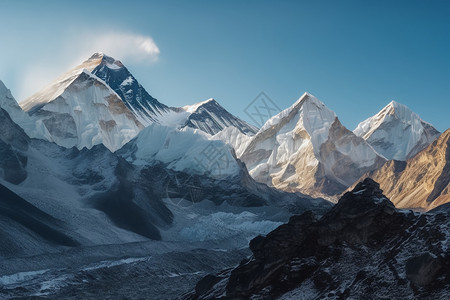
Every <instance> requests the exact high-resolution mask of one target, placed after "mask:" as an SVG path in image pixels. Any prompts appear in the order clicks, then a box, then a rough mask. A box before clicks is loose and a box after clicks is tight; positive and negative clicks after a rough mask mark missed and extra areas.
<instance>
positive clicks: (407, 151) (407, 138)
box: [353, 101, 439, 160]
mask: <svg viewBox="0 0 450 300" xmlns="http://www.w3.org/2000/svg"><path fill="white" fill-rule="evenodd" d="M353 132H354V133H355V134H356V135H357V136H360V137H362V138H363V139H365V140H366V141H367V142H368V143H369V144H370V145H371V146H372V147H373V148H374V149H375V150H376V151H377V152H378V153H379V154H381V155H383V156H384V157H385V158H387V159H395V160H406V159H408V158H410V157H413V156H414V155H415V154H416V153H418V152H419V151H420V150H422V149H423V148H425V147H426V146H428V145H429V144H431V143H432V142H433V141H434V140H435V139H436V138H437V137H438V136H439V131H437V130H436V129H435V128H434V127H433V126H432V125H431V124H429V123H427V122H425V121H423V120H422V119H421V118H420V117H419V115H417V114H416V113H415V112H413V111H412V110H410V109H409V108H408V107H406V106H405V105H403V104H400V103H397V102H395V101H392V102H390V103H389V104H388V105H387V106H385V107H384V108H383V109H382V110H381V111H380V112H379V113H378V114H376V115H374V116H373V117H370V118H368V119H367V120H365V121H363V122H361V123H360V124H359V125H358V127H357V128H356V129H355V130H354V131H353Z"/></svg>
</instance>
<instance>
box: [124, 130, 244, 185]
mask: <svg viewBox="0 0 450 300" xmlns="http://www.w3.org/2000/svg"><path fill="white" fill-rule="evenodd" d="M208 137H209V136H208V135H207V134H205V133H204V132H202V131H200V130H198V129H192V128H189V127H186V128H183V129H177V128H173V127H167V126H163V125H160V124H156V123H154V124H151V125H150V126H148V127H146V128H145V129H144V130H143V131H141V132H140V133H139V135H138V136H137V137H136V138H135V139H133V140H132V141H130V142H129V143H128V144H126V145H125V146H124V147H123V148H122V149H121V150H120V151H119V152H118V154H119V155H122V156H123V157H125V158H126V159H127V160H128V161H130V162H133V163H134V164H137V165H153V164H155V163H161V162H162V163H164V164H167V167H168V168H170V169H173V170H176V171H184V172H188V173H193V174H204V175H209V176H211V177H214V178H222V177H227V176H237V175H238V174H239V171H240V166H239V165H238V163H237V161H236V159H235V158H234V156H233V154H232V148H231V147H230V146H228V145H226V144H225V143H223V142H222V141H218V140H209V139H208Z"/></svg>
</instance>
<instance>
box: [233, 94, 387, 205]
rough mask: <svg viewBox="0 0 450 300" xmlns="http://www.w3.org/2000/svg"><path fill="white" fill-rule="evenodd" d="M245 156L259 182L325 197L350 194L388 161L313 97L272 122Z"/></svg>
mask: <svg viewBox="0 0 450 300" xmlns="http://www.w3.org/2000/svg"><path fill="white" fill-rule="evenodd" d="M240 151H241V150H240ZM240 151H239V152H240ZM240 158H241V160H242V161H244V162H245V164H246V165H247V168H248V169H249V171H250V174H251V175H252V176H253V177H254V178H255V179H256V180H257V181H260V182H264V183H267V184H269V185H271V186H275V187H277V188H280V189H283V190H287V191H300V192H302V193H305V194H308V195H312V196H323V197H329V196H333V195H335V194H337V193H339V192H341V191H343V190H345V188H347V187H348V186H349V185H351V184H352V183H353V182H354V181H355V180H356V179H357V178H359V177H360V176H361V175H362V174H363V173H364V172H366V171H368V170H373V169H375V168H377V167H378V166H380V165H381V164H382V163H383V162H384V159H383V158H381V157H380V156H379V155H377V153H376V152H375V151H374V150H373V149H372V147H371V146H370V145H369V144H367V142H366V141H364V140H363V139H362V138H360V137H357V136H356V135H354V134H353V133H352V132H351V131H349V130H347V129H346V128H345V127H344V126H343V125H342V124H341V123H340V122H339V120H338V118H337V117H336V114H335V113H334V112H332V111H331V110H330V109H328V108H327V107H326V106H325V105H324V104H323V103H322V102H320V101H319V100H318V99H317V98H315V97H314V96H312V95H310V94H308V93H305V94H304V95H303V96H302V97H300V99H299V100H298V101H297V102H295V103H294V105H292V106H291V107H289V108H287V109H285V110H284V111H282V112H280V113H279V114H278V115H276V116H274V117H272V118H271V119H269V120H268V121H267V122H266V123H265V124H264V126H263V127H262V128H261V129H260V131H259V132H258V133H257V134H256V135H255V136H254V137H253V138H252V140H251V141H250V142H249V143H248V146H247V148H246V149H245V151H244V152H243V154H242V156H241V157H240Z"/></svg>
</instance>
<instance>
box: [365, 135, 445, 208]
mask: <svg viewBox="0 0 450 300" xmlns="http://www.w3.org/2000/svg"><path fill="white" fill-rule="evenodd" d="M365 177H370V178H372V179H373V180H375V181H377V182H379V183H380V186H381V188H382V189H383V191H384V193H385V194H386V195H387V196H388V197H389V199H391V201H392V202H393V203H394V204H395V206H396V207H399V208H414V209H423V210H429V209H433V208H435V207H437V206H439V205H442V204H444V203H448V202H450V129H448V130H446V131H445V132H444V133H442V135H441V136H440V137H439V138H438V139H437V140H435V141H434V142H433V143H432V144H431V145H429V146H428V147H427V148H425V149H423V150H422V151H421V152H419V153H418V154H417V155H416V156H414V157H413V158H410V159H408V160H407V161H406V162H400V161H395V160H391V161H388V162H386V163H385V164H384V165H383V166H382V167H381V168H380V169H378V170H375V171H373V172H369V173H367V174H365V175H364V176H363V178H365Z"/></svg>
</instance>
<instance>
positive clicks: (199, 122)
mask: <svg viewBox="0 0 450 300" xmlns="http://www.w3.org/2000/svg"><path fill="white" fill-rule="evenodd" d="M182 109H183V110H185V111H189V112H191V114H190V115H189V117H188V118H187V120H186V121H185V123H184V126H187V127H191V128H194V129H200V130H202V131H204V132H206V133H208V134H210V135H215V134H217V133H219V132H221V131H222V130H224V129H225V128H229V127H231V128H236V129H238V130H239V131H240V132H241V133H243V134H245V135H254V134H255V133H256V132H257V131H258V128H256V127H255V126H252V125H250V124H248V123H247V122H245V121H242V120H241V119H239V118H237V117H235V116H234V115H232V114H231V113H229V112H228V111H227V110H226V109H225V108H223V107H222V106H221V105H220V104H219V103H218V102H217V101H216V100H214V99H208V100H207V101H204V102H201V103H198V104H196V105H192V106H185V107H183V108H182ZM184 126H183V127H184Z"/></svg>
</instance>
